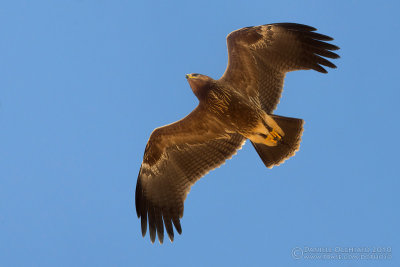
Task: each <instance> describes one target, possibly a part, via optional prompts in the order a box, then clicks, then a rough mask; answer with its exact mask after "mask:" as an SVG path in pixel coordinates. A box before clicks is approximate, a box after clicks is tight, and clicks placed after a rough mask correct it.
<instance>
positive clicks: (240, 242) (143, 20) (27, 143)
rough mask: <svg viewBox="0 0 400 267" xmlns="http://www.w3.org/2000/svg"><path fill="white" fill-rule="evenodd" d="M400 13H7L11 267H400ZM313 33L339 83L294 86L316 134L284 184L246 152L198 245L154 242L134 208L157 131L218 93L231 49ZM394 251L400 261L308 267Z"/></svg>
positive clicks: (301, 112) (214, 179) (318, 7)
mask: <svg viewBox="0 0 400 267" xmlns="http://www.w3.org/2000/svg"><path fill="white" fill-rule="evenodd" d="M399 10H400V4H399V2H398V1H381V2H378V1H267V0H263V1H215V2H214V1H181V2H179V1H158V2H157V1H141V2H140V3H139V2H138V1H127V0H126V1H105V0H98V1H93V0H80V1H79V0H77V1H39V0H38V1H27V0H26V1H20V0H14V1H2V3H1V7H0V40H1V41H0V51H1V52H0V266H160V265H162V266H221V265H228V266H400V261H399V258H400V242H399V241H400V238H399V236H400V234H399V225H400V220H399V207H398V205H399V202H400V201H399V200H400V199H399V185H400V183H399V178H400V177H399V174H398V168H399V156H398V151H399V148H400V147H399V142H398V134H399V131H400V126H399V115H400V114H399V108H400V107H399V104H398V103H399V101H400V88H399V85H398V80H399V74H398V73H399V72H398V70H399V60H400V56H399V54H400V53H399V42H400V37H399V29H400V19H399V14H398V12H399ZM274 22H298V23H304V24H309V25H311V26H314V27H316V28H318V30H319V32H320V33H323V34H327V35H330V36H332V37H334V38H335V41H334V44H336V45H338V46H340V47H341V50H339V54H340V55H341V59H339V60H335V61H334V63H335V64H336V65H337V66H338V69H336V70H331V71H330V73H329V74H327V75H323V74H320V73H317V72H313V71H300V72H294V73H289V74H288V75H287V78H286V81H285V89H284V93H283V96H282V99H281V103H280V105H279V107H278V109H277V110H276V113H277V114H280V115H283V116H292V117H298V118H303V119H304V120H305V121H306V124H305V131H304V135H303V141H302V145H301V149H300V151H299V152H298V153H297V154H296V156H295V157H294V158H291V159H290V160H288V161H286V162H285V164H283V165H281V166H279V167H275V168H274V169H272V170H269V169H267V168H265V166H264V165H263V163H262V162H261V160H260V159H259V158H258V155H257V153H256V152H255V151H254V149H253V147H252V146H251V145H250V144H249V143H247V144H246V145H245V146H244V148H243V149H242V150H241V151H239V153H238V154H237V155H236V156H235V157H234V158H233V159H232V160H229V161H228V162H227V163H226V164H225V165H223V166H222V167H221V168H219V169H216V170H215V171H213V172H211V173H209V174H208V175H207V176H206V177H205V178H203V179H201V180H200V181H199V182H198V183H197V184H196V185H195V186H194V187H192V190H191V193H190V194H189V195H188V198H187V200H186V202H185V213H184V217H183V219H182V227H183V234H182V235H181V236H176V238H175V241H174V243H170V242H169V241H168V240H165V242H164V244H163V245H162V246H161V245H159V244H158V243H156V244H154V245H153V244H151V243H150V241H149V237H148V236H146V238H145V239H143V238H142V236H141V233H140V222H139V220H138V219H137V217H136V213H135V209H134V190H135V186H136V179H137V174H138V171H139V167H140V164H141V161H142V156H143V151H144V148H145V145H146V142H147V139H148V137H149V135H150V133H151V131H152V130H153V129H154V128H156V127H158V126H162V125H165V124H168V123H171V122H174V121H176V120H178V119H180V118H182V117H183V116H185V115H186V114H188V113H189V112H190V111H191V110H192V109H193V108H194V107H195V106H196V105H197V99H196V97H195V96H194V95H193V94H192V92H191V89H190V87H189V85H188V84H187V81H186V79H185V74H186V73H191V72H198V73H203V74H206V75H209V76H211V77H213V78H219V77H220V76H221V75H222V73H223V72H224V70H225V67H226V63H227V52H226V41H225V37H226V35H227V34H228V33H230V32H231V31H233V30H236V29H238V28H241V27H245V26H252V25H260V24H266V23H274ZM295 247H299V248H304V247H331V248H335V247H390V248H392V251H393V252H392V257H393V258H392V259H391V260H306V259H298V260H296V259H294V258H293V257H292V254H291V253H292V250H293V248H295Z"/></svg>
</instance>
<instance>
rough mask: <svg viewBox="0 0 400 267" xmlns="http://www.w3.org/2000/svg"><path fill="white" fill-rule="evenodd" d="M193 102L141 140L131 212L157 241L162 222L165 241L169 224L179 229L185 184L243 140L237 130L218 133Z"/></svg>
mask: <svg viewBox="0 0 400 267" xmlns="http://www.w3.org/2000/svg"><path fill="white" fill-rule="evenodd" d="M207 114H208V113H207V112H206V111H205V110H203V109H201V108H199V107H197V108H196V109H195V110H194V111H193V112H192V113H191V114H189V115H188V116H187V117H185V118H184V119H182V120H180V121H178V122H175V123H173V124H170V125H167V126H164V127H161V128H158V129H156V130H154V131H153V133H152V134H151V136H150V139H149V141H148V143H147V146H146V150H145V153H144V157H143V163H142V166H141V167H140V171H139V176H138V180H137V184H136V193H135V203H136V213H137V216H138V217H139V218H141V225H142V234H143V236H144V235H145V234H146V231H147V223H148V224H149V232H150V239H151V241H152V242H154V241H155V236H156V231H157V235H158V240H159V241H160V243H162V242H163V239H164V225H165V229H166V231H167V233H168V236H169V238H170V240H171V241H173V239H174V231H173V227H172V224H174V225H175V228H176V230H177V231H178V233H179V234H180V233H181V232H182V229H181V225H180V220H179V219H180V218H182V216H183V203H184V201H185V199H186V195H187V194H188V193H189V191H190V187H191V186H192V185H193V184H194V183H195V182H196V181H197V180H198V179H200V178H201V177H202V176H204V175H205V174H206V173H208V172H209V171H210V170H212V169H214V168H216V167H218V166H220V165H221V164H223V163H224V162H225V160H227V159H229V158H231V157H232V155H234V154H235V153H236V151H237V150H238V149H240V148H241V146H242V145H243V143H244V142H245V138H244V137H243V136H241V135H239V134H226V133H220V134H218V130H214V131H213V130H212V129H215V128H216V127H213V125H212V123H213V120H209V118H208V117H207V116H208V115H207Z"/></svg>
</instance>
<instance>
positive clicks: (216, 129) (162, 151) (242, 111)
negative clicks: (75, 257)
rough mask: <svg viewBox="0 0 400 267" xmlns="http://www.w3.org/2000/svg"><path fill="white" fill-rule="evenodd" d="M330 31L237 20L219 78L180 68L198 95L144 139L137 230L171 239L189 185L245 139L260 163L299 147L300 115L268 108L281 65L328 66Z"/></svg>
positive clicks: (276, 95) (269, 163)
mask: <svg viewBox="0 0 400 267" xmlns="http://www.w3.org/2000/svg"><path fill="white" fill-rule="evenodd" d="M332 40H333V38H331V37H329V36H326V35H323V34H320V33H317V32H316V29H315V28H313V27H311V26H307V25H303V24H297V23H275V24H266V25H260V26H252V27H245V28H242V29H239V30H236V31H233V32H231V33H230V34H229V35H228V36H227V47H228V65H227V68H226V70H225V73H224V74H223V75H222V77H221V78H220V79H219V80H214V79H213V78H211V77H208V76H206V75H202V74H198V73H191V74H187V75H186V78H187V81H188V83H189V85H190V87H191V89H192V91H193V93H194V94H195V95H196V97H197V98H198V100H199V104H198V106H197V107H196V108H195V109H194V110H193V111H192V112H191V113H190V114H189V115H187V116H186V117H185V118H183V119H181V120H179V121H177V122H174V123H172V124H169V125H166V126H163V127H159V128H156V129H155V130H154V131H153V132H152V133H151V135H150V138H149V140H148V142H147V145H146V148H145V151H144V156H143V162H142V164H141V167H140V170H139V175H138V179H137V184H136V192H135V204H136V213H137V216H138V218H140V220H141V231H142V235H143V237H144V236H145V235H146V232H147V226H148V227H149V233H150V240H151V242H152V243H154V242H155V239H156V234H157V236H158V240H159V242H160V244H162V243H163V240H164V227H165V230H166V232H167V234H168V237H169V239H170V241H171V242H173V240H174V227H175V229H176V231H177V232H178V233H179V234H181V233H182V227H181V224H180V219H181V218H182V216H183V208H184V201H185V199H186V196H187V194H188V193H189V191H190V188H191V186H192V185H194V183H196V181H197V180H199V179H200V178H201V177H203V176H204V175H205V174H207V173H208V172H209V171H211V170H213V169H215V168H216V167H219V166H220V165H222V164H223V163H224V162H225V161H226V160H227V159H230V158H231V157H232V156H233V155H234V154H236V152H237V151H238V150H239V149H240V148H241V147H242V146H243V144H244V143H245V141H246V140H247V139H249V140H250V142H251V143H252V145H253V146H254V148H255V150H256V151H257V153H258V155H259V156H260V158H261V160H262V161H263V163H264V164H265V166H266V167H268V168H272V167H273V166H276V165H279V164H281V163H282V162H283V161H285V160H286V159H288V158H289V157H291V156H293V155H294V154H295V152H296V151H297V150H298V149H299V146H300V141H301V136H302V132H303V120H302V119H297V118H289V117H283V116H278V115H275V114H273V111H274V110H275V108H276V106H277V104H278V103H279V99H280V96H281V93H282V89H283V82H284V79H285V75H286V73H287V72H290V71H295V70H310V69H312V70H316V71H318V72H321V73H327V71H326V69H325V68H324V66H325V67H329V68H336V66H335V65H334V64H333V63H331V62H330V61H328V60H327V59H325V58H330V59H337V58H339V55H337V54H336V53H334V52H332V51H334V50H338V49H339V47H337V46H335V45H333V44H331V43H328V42H327V41H332Z"/></svg>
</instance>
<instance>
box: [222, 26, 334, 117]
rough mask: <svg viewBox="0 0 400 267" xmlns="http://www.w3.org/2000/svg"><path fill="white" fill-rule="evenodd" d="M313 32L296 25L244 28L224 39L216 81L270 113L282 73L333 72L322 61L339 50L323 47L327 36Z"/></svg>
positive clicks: (283, 76) (280, 83)
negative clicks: (224, 61)
mask: <svg viewBox="0 0 400 267" xmlns="http://www.w3.org/2000/svg"><path fill="white" fill-rule="evenodd" d="M314 31H316V29H315V28H313V27H310V26H307V25H302V24H296V23H277V24H267V25H261V26H255V27H246V28H242V29H239V30H237V31H234V32H232V33H230V34H229V35H228V37H227V46H228V66H227V68H226V71H225V73H224V75H223V76H222V77H221V79H220V81H224V82H227V83H229V84H230V85H231V87H233V88H235V89H236V90H245V91H246V93H247V94H248V95H249V97H255V98H258V99H259V100H260V102H261V107H262V108H263V110H264V111H265V112H267V113H272V111H273V110H274V109H275V108H276V105H277V104H278V103H279V99H280V96H281V92H282V89H283V81H284V78H285V74H286V72H289V71H294V70H308V69H313V70H316V71H319V72H322V73H326V72H327V71H326V70H325V68H324V67H322V66H326V67H330V68H336V66H335V65H334V64H332V63H331V62H330V61H328V60H326V59H325V58H323V57H326V58H332V59H335V58H339V56H338V55H337V54H335V53H333V52H332V50H337V49H339V47H337V46H335V45H332V44H329V43H326V42H324V41H332V40H333V39H332V38H331V37H329V36H326V35H322V34H319V33H316V32H314Z"/></svg>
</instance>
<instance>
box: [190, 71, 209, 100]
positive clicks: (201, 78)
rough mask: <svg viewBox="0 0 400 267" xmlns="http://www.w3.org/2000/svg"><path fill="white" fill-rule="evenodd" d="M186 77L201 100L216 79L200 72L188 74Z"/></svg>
mask: <svg viewBox="0 0 400 267" xmlns="http://www.w3.org/2000/svg"><path fill="white" fill-rule="evenodd" d="M186 79H187V80H188V82H189V84H190V87H191V88H192V91H193V93H194V94H195V95H196V96H197V98H198V99H199V100H200V99H201V98H202V97H203V96H205V93H206V92H207V91H208V89H210V86H211V84H212V82H213V81H214V80H213V79H212V78H210V77H208V76H206V75H202V74H198V73H191V74H186Z"/></svg>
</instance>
